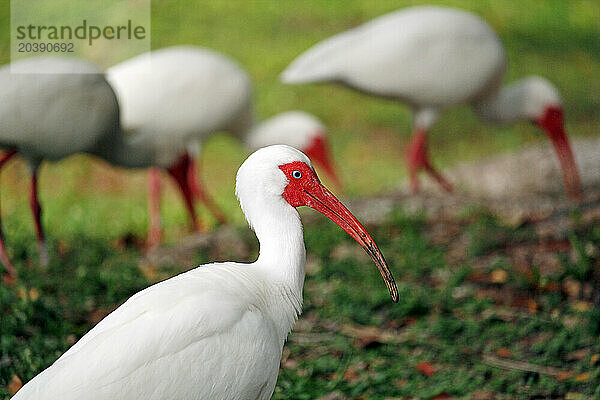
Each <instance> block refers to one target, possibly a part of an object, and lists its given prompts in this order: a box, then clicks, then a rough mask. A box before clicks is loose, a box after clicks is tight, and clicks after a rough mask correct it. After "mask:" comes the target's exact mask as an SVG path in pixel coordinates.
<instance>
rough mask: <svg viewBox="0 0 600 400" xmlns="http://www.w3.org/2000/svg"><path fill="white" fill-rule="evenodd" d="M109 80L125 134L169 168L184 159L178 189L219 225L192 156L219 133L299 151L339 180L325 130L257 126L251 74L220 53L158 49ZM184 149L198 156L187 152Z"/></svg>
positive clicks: (154, 214)
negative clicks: (143, 141) (184, 188)
mask: <svg viewBox="0 0 600 400" xmlns="http://www.w3.org/2000/svg"><path fill="white" fill-rule="evenodd" d="M107 78H108V80H109V81H110V83H111V84H112V86H113V88H114V89H115V91H116V93H117V97H118V98H119V104H120V106H121V122H122V125H123V128H124V129H125V130H127V131H135V134H136V135H143V136H144V137H148V138H150V139H151V140H152V142H153V143H154V147H155V150H156V152H157V153H160V154H161V159H164V160H165V161H164V162H163V164H171V163H172V162H173V160H174V159H176V158H178V157H183V158H185V159H186V162H187V167H186V171H187V177H186V176H183V175H182V174H180V176H175V175H174V174H173V173H172V175H174V176H175V177H176V179H177V181H178V182H179V183H180V184H181V183H182V181H183V180H187V183H188V184H189V186H190V190H191V191H192V192H195V195H196V197H199V198H200V199H201V200H202V201H204V202H205V204H206V205H207V207H208V208H209V210H210V211H211V212H212V214H214V215H215V217H216V218H217V219H218V220H219V221H221V222H222V221H223V220H224V216H223V214H222V212H221V211H220V210H219V208H218V207H217V206H216V204H215V203H214V202H213V201H212V200H211V198H210V197H209V196H208V195H207V193H206V191H205V190H203V189H202V185H201V184H200V181H199V180H198V178H197V177H196V168H195V165H194V157H192V155H191V154H194V155H195V153H197V152H198V151H199V145H200V144H201V143H202V142H203V141H204V140H205V139H206V138H207V137H209V136H210V135H211V134H213V133H216V132H221V131H227V132H229V133H231V134H233V135H234V136H236V137H238V138H239V139H241V140H242V141H244V142H245V143H247V144H248V145H249V146H250V147H251V149H252V150H255V149H257V148H258V147H260V146H265V145H270V144H287V145H291V146H294V147H297V148H299V149H300V150H302V151H305V152H306V153H307V154H308V155H309V157H311V158H313V159H314V160H315V161H316V162H317V163H319V164H321V165H322V166H323V168H324V169H325V171H326V172H328V174H330V176H331V177H332V178H333V179H336V175H335V171H334V170H333V167H332V163H331V159H330V157H329V154H328V153H329V152H328V150H327V143H326V141H327V138H326V133H325V128H324V126H323V124H321V123H320V121H318V120H317V119H316V118H315V117H313V116H311V115H309V114H307V113H304V112H299V111H298V112H289V113H283V114H279V115H277V116H276V117H274V118H273V119H270V120H268V121H264V122H263V123H260V124H255V121H254V116H253V110H252V103H253V101H252V83H251V80H250V78H249V77H248V74H247V73H246V72H245V71H244V70H243V69H242V68H241V67H240V66H239V65H238V64H237V63H236V62H234V61H233V60H231V59H230V58H228V57H226V56H224V55H222V54H220V53H218V52H215V51H212V50H209V49H205V48H201V47H194V46H175V47H168V48H164V49H160V50H155V51H152V52H150V53H146V54H142V55H139V56H136V57H133V58H131V59H129V60H127V61H125V62H122V63H120V64H118V65H116V66H114V67H112V68H110V69H108V71H107ZM193 146H195V148H193ZM186 148H188V149H192V148H193V151H191V152H189V153H188V152H186ZM171 172H172V171H171ZM149 178H150V179H149V183H150V185H149V193H150V196H149V198H150V201H151V207H150V210H151V212H150V215H151V229H150V241H151V242H152V243H153V244H156V242H157V241H159V240H160V223H159V194H160V181H159V177H158V175H157V172H156V170H152V171H151V172H150V177H149ZM336 181H337V180H336ZM186 204H188V209H189V210H190V213H192V215H193V204H192V202H191V199H189V198H187V197H186Z"/></svg>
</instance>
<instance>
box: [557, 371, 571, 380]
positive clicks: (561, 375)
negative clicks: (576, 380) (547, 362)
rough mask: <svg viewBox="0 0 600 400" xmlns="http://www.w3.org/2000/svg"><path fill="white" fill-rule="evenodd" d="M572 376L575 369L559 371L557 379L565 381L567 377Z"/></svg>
mask: <svg viewBox="0 0 600 400" xmlns="http://www.w3.org/2000/svg"><path fill="white" fill-rule="evenodd" d="M572 376H573V371H558V373H557V374H556V380H557V381H560V382H563V381H566V380H567V379H571V377H572Z"/></svg>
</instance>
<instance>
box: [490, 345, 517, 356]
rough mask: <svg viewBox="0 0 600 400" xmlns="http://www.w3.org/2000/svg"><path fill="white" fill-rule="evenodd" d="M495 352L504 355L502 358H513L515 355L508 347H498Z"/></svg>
mask: <svg viewBox="0 0 600 400" xmlns="http://www.w3.org/2000/svg"><path fill="white" fill-rule="evenodd" d="M494 353H496V355H497V356H498V357H502V358H512V356H513V354H512V351H510V349H508V348H506V347H500V348H498V349H496V351H495V352H494Z"/></svg>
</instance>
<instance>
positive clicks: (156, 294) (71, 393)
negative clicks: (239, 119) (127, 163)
mask: <svg viewBox="0 0 600 400" xmlns="http://www.w3.org/2000/svg"><path fill="white" fill-rule="evenodd" d="M236 194H237V196H238V199H239V201H240V205H241V207H242V210H243V212H244V214H245V215H246V219H247V220H248V223H249V225H250V227H251V228H252V229H253V230H254V232H255V233H256V236H257V237H258V241H259V243H260V254H259V257H258V259H257V260H256V262H254V263H252V264H241V263H235V262H225V263H215V264H207V265H203V266H200V267H198V268H195V269H193V270H191V271H188V272H186V273H183V274H181V275H178V276H176V277H174V278H171V279H168V280H166V281H163V282H161V283H158V284H156V285H154V286H151V287H149V288H147V289H145V290H143V291H141V292H139V293H137V294H136V295H134V296H133V297H131V298H130V299H129V300H127V302H125V303H124V304H123V305H122V306H120V307H119V308H117V309H116V310H115V311H113V312H112V313H110V314H109V315H108V316H107V317H106V318H104V319H103V320H102V321H101V322H100V323H98V325H96V326H95V327H94V328H93V329H92V330H91V331H90V332H88V333H87V334H86V335H85V336H83V337H82V338H81V339H80V340H79V341H78V342H77V343H76V344H75V345H74V346H73V347H71V348H70V349H69V350H68V351H67V352H66V353H65V354H63V355H62V356H61V357H60V358H59V359H58V360H57V361H56V362H55V363H54V364H52V365H51V366H50V367H49V368H47V369H46V370H44V371H43V372H42V373H40V374H39V375H37V376H36V377H35V378H33V379H32V380H31V381H30V382H29V383H27V384H26V385H25V386H23V388H21V390H20V391H18V392H17V394H16V395H15V396H14V397H13V400H26V399H27V400H32V399H36V400H50V399H52V400H55V399H61V400H70V399H73V400H75V399H77V400H79V399H83V398H85V399H87V400H105V399H106V400H108V399H111V400H112V399H117V398H118V399H129V400H136V399H143V400H146V399H153V400H161V399H204V400H211V399H213V400H227V399H269V398H271V395H272V393H273V390H274V388H275V383H276V381H277V373H278V370H279V362H280V359H281V353H282V349H283V344H284V342H285V340H286V337H287V335H288V333H289V332H290V331H291V329H292V327H293V325H294V323H295V321H296V319H297V318H298V315H299V314H300V312H301V307H302V287H303V285H304V274H305V257H306V252H305V249H304V239H303V235H302V224H301V222H300V216H299V215H298V211H297V210H296V207H300V206H309V207H311V208H314V209H315V210H317V211H319V212H321V213H323V214H324V215H325V216H327V217H328V218H330V219H331V220H333V221H334V222H335V223H336V224H338V225H339V226H340V227H341V228H342V229H344V230H345V231H346V232H348V234H350V235H351V236H352V237H353V238H354V239H356V241H357V242H358V243H359V244H360V245H361V246H362V247H363V248H364V249H365V250H366V252H367V253H368V254H369V255H370V256H371V258H372V259H373V261H374V262H375V264H376V265H377V267H378V268H379V270H380V272H381V274H382V276H383V277H384V280H385V283H386V285H387V287H388V290H389V291H390V294H391V296H392V299H393V300H394V301H398V291H397V288H396V284H395V283H394V279H393V277H392V275H391V273H390V271H389V269H388V267H387V264H386V262H385V260H384V258H383V255H382V254H381V252H380V251H379V249H378V247H377V245H376V244H375V242H374V241H373V239H372V238H371V236H370V235H369V234H368V233H367V231H366V230H365V229H364V228H363V226H362V225H361V224H360V223H359V222H358V220H357V219H356V218H355V217H354V216H353V215H352V214H351V213H350V211H348V210H347V209H346V208H345V207H344V206H343V205H342V204H341V203H340V202H339V200H337V199H336V198H335V196H334V195H333V194H331V192H329V191H328V190H327V189H326V188H325V187H324V186H323V185H322V184H321V182H320V181H319V178H318V177H317V175H316V174H315V172H314V169H313V168H312V166H311V163H310V160H309V159H308V158H307V157H306V156H305V155H304V154H302V153H301V152H299V151H298V150H296V149H294V148H292V147H289V146H282V145H278V146H270V147H265V148H263V149H260V150H258V151H256V152H255V153H254V154H252V155H251V156H250V157H248V159H247V160H246V161H245V162H244V163H243V164H242V166H241V167H240V169H239V171H238V174H237V186H236Z"/></svg>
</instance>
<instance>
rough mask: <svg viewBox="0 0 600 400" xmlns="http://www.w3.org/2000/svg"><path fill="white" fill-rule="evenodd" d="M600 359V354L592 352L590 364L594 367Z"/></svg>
mask: <svg viewBox="0 0 600 400" xmlns="http://www.w3.org/2000/svg"><path fill="white" fill-rule="evenodd" d="M598 360H600V354H592V356H591V357H590V366H591V367H593V366H594V365H596V363H597V362H598Z"/></svg>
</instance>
